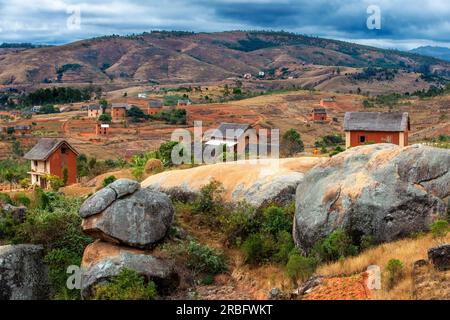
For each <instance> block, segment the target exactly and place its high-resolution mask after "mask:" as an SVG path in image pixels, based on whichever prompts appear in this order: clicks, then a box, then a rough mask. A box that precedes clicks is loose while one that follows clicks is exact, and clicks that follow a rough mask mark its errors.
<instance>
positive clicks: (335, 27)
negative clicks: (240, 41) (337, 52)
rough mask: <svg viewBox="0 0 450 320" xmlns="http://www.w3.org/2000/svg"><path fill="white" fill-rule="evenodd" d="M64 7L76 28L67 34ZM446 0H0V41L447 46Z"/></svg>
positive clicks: (449, 38)
mask: <svg viewBox="0 0 450 320" xmlns="http://www.w3.org/2000/svg"><path fill="white" fill-rule="evenodd" d="M370 5H377V6H379V8H380V10H381V17H382V22H381V29H380V30H369V29H368V28H367V27H366V20H367V18H368V14H367V12H366V10H367V8H368V7H369V6H370ZM72 6H76V7H77V8H79V9H80V10H81V25H80V28H79V29H69V28H68V27H67V20H68V18H69V17H70V12H71V11H70V10H69V8H71V7H72ZM449 17H450V1H448V0H409V1H407V0H333V1H325V0H278V1H277V0H246V1H243V0H191V1H188V0H158V1H156V0H150V1H137V0H130V1H118V0H112V1H111V0H109V1H108V0H91V1H75V0H34V1H31V0H30V1H23V0H0V42H2V41H9V42H11V41H31V42H47V43H62V42H68V41H74V40H78V39H83V38H86V37H93V36H99V35H104V34H111V33H115V34H129V33H140V32H143V31H149V30H153V29H168V30H192V31H223V30H236V29H241V30H242V29H273V30H281V29H283V30H286V31H293V32H298V33H304V34H309V35H317V36H323V37H329V38H339V39H348V40H352V41H356V42H362V43H368V44H374V45H380V46H391V47H393V46H395V47H400V48H408V47H412V46H415V45H420V44H425V43H431V44H436V43H437V44H439V43H440V42H441V43H440V44H443V45H448V43H449V42H450V18H449Z"/></svg>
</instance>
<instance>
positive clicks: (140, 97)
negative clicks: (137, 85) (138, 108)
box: [138, 93, 147, 99]
mask: <svg viewBox="0 0 450 320" xmlns="http://www.w3.org/2000/svg"><path fill="white" fill-rule="evenodd" d="M138 98H139V99H147V94H146V93H138Z"/></svg>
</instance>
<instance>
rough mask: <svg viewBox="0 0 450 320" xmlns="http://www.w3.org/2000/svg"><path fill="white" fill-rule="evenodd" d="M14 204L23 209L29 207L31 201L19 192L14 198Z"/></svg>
mask: <svg viewBox="0 0 450 320" xmlns="http://www.w3.org/2000/svg"><path fill="white" fill-rule="evenodd" d="M14 203H15V204H16V205H23V206H25V207H29V206H30V204H31V200H30V198H28V196H27V195H26V194H25V193H23V192H19V193H17V194H16V195H15V196H14Z"/></svg>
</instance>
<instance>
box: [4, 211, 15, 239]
mask: <svg viewBox="0 0 450 320" xmlns="http://www.w3.org/2000/svg"><path fill="white" fill-rule="evenodd" d="M16 230H17V224H16V223H15V222H14V219H13V217H12V215H11V214H7V215H5V216H4V217H1V218H0V239H2V240H7V241H8V242H9V241H11V240H12V239H14V237H15V235H16Z"/></svg>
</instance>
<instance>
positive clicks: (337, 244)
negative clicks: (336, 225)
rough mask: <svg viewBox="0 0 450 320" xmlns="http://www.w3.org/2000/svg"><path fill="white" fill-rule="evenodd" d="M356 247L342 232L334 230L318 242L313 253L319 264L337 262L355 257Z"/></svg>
mask: <svg viewBox="0 0 450 320" xmlns="http://www.w3.org/2000/svg"><path fill="white" fill-rule="evenodd" d="M357 252H358V250H357V247H356V246H355V245H353V244H352V239H351V238H350V237H349V236H348V235H347V233H346V232H345V231H344V230H336V231H334V232H333V233H331V234H330V235H329V236H328V237H326V238H325V239H323V240H322V241H318V242H317V243H316V244H315V245H314V248H313V253H314V254H315V255H316V257H317V258H318V259H319V260H320V261H321V262H331V261H337V260H339V259H341V258H345V257H347V256H352V255H355V254H356V253H357Z"/></svg>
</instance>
